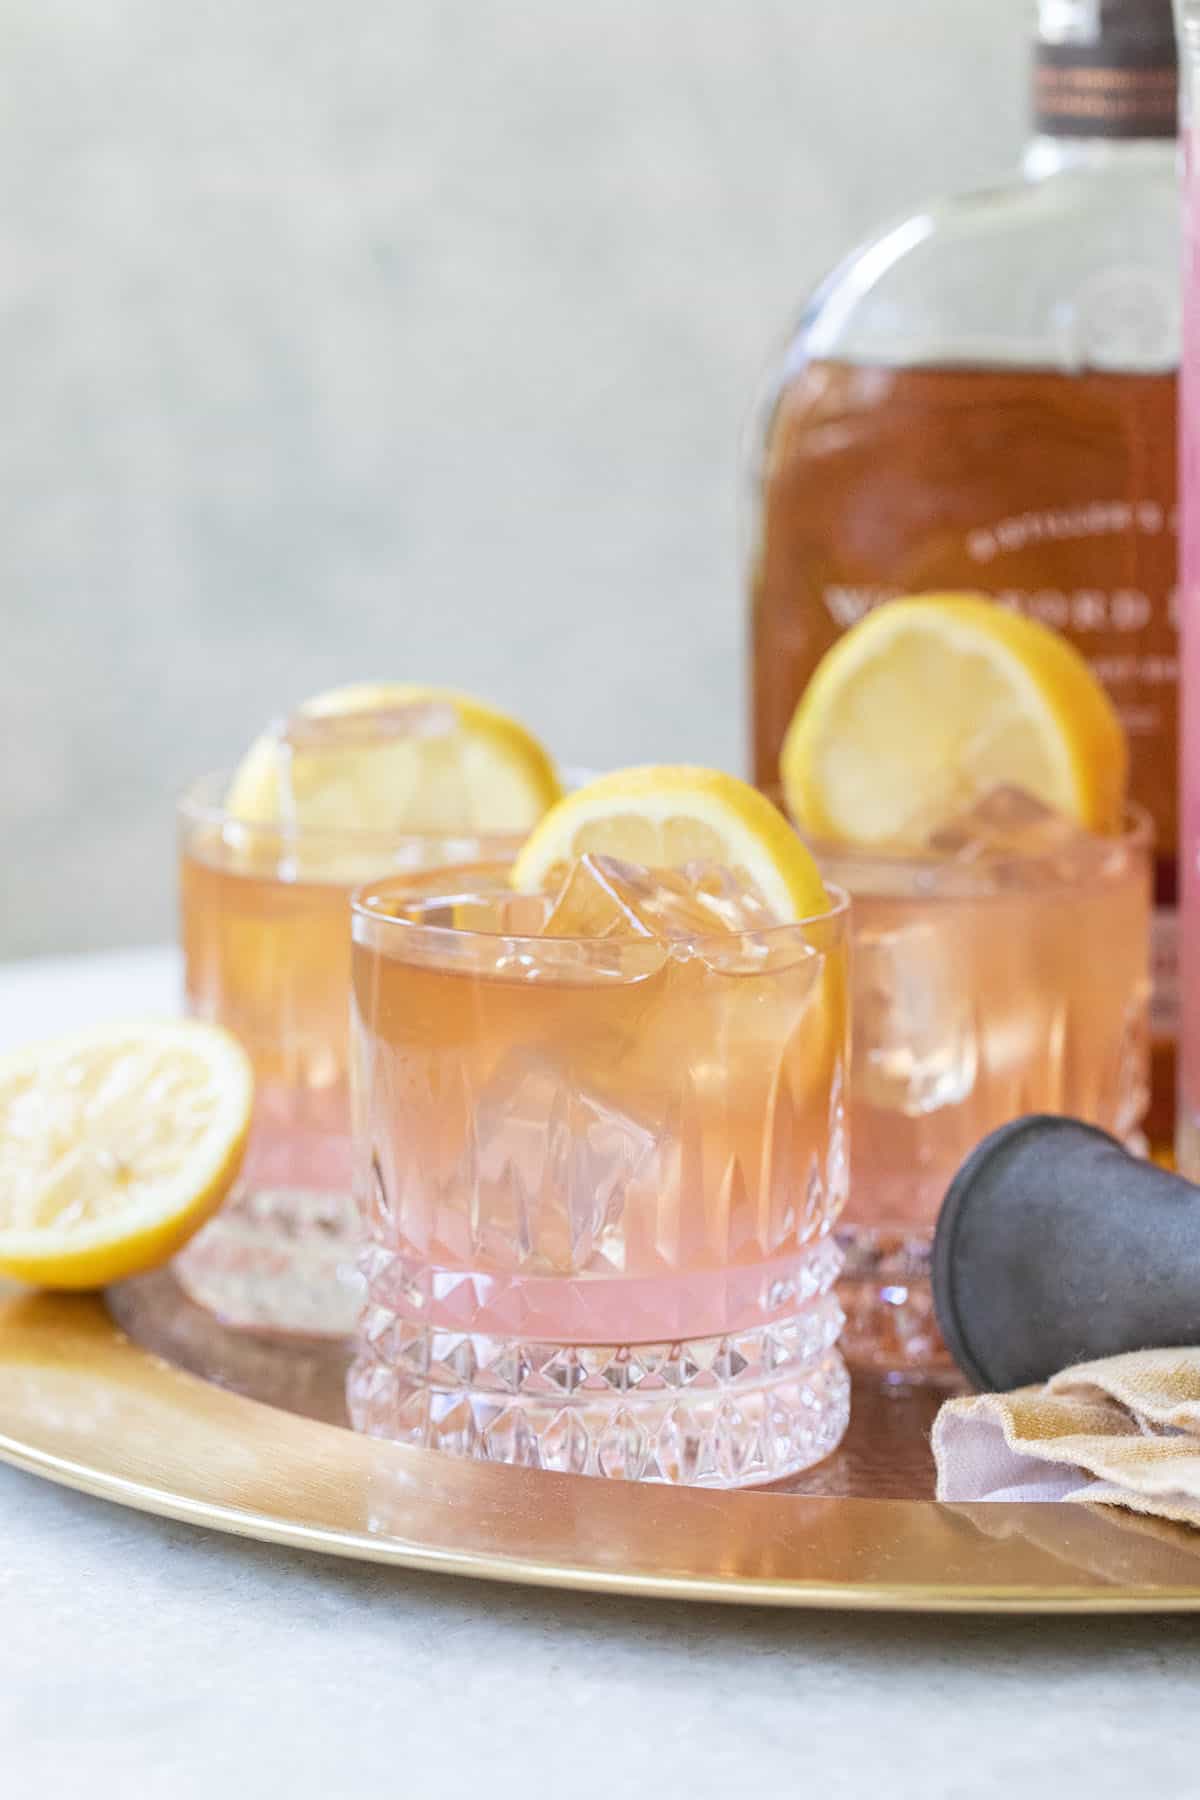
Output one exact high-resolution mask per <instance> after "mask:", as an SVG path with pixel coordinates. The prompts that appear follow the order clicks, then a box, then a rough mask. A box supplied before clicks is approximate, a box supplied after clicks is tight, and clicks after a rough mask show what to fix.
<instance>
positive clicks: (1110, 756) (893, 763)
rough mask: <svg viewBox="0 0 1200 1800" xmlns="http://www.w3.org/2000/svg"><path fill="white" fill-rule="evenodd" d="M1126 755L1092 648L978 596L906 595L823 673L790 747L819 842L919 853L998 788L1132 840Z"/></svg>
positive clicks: (849, 637) (787, 785) (865, 624)
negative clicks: (1092, 662) (1086, 654)
mask: <svg viewBox="0 0 1200 1800" xmlns="http://www.w3.org/2000/svg"><path fill="white" fill-rule="evenodd" d="M1128 760H1129V753H1128V746H1127V743H1126V739H1125V733H1124V730H1123V728H1122V726H1121V722H1120V719H1119V718H1118V716H1117V713H1116V709H1115V708H1114V706H1113V703H1112V701H1111V700H1110V699H1109V697H1108V694H1107V693H1106V692H1105V690H1104V688H1103V687H1102V685H1101V684H1100V682H1099V681H1098V680H1097V678H1096V676H1095V675H1094V674H1093V673H1092V671H1091V669H1090V668H1089V667H1088V665H1087V663H1086V662H1085V661H1084V659H1083V657H1082V656H1081V655H1080V654H1079V652H1078V651H1077V650H1076V649H1074V648H1073V646H1072V645H1070V644H1068V643H1067V642H1066V640H1065V639H1063V638H1061V637H1059V635H1058V634H1057V633H1056V632H1053V631H1051V630H1050V629H1049V627H1048V626H1045V625H1041V624H1038V623H1037V622H1036V621H1034V620H1032V619H1027V618H1023V617H1022V616H1021V615H1020V614H1018V613H1015V612H1012V611H1010V610H1009V609H1008V608H1006V607H1003V606H1000V605H998V604H997V603H996V602H995V601H992V600H988V599H985V598H983V597H981V596H978V595H954V594H926V595H920V596H918V597H916V598H913V599H910V600H892V601H888V602H887V603H886V604H885V605H883V606H880V607H878V608H877V609H876V610H875V611H874V612H870V613H868V614H867V615H866V617H865V618H864V619H862V620H861V621H860V622H859V623H858V624H857V625H855V626H854V628H853V629H852V630H851V631H848V632H847V633H846V635H845V636H844V637H842V638H839V640H838V641H837V643H836V644H834V646H833V648H832V649H831V650H829V651H828V652H827V653H826V655H825V657H824V658H823V660H822V661H821V663H820V664H819V665H818V667H817V669H816V672H815V673H814V675H813V677H812V680H811V681H810V682H809V685H808V687H807V688H806V690H805V692H804V694H803V695H802V696H801V699H800V703H799V705H798V706H797V708H796V711H795V714H794V716H793V718H792V722H791V725H790V727H789V729H788V732H787V736H786V737H785V739H784V744H783V751H782V754H781V757H780V765H779V767H780V776H781V779H782V782H783V790H784V796H785V799H786V801H787V806H788V810H789V812H790V813H791V815H792V817H793V818H794V819H795V820H796V823H797V824H798V825H799V826H800V828H801V830H802V831H804V832H806V833H807V834H808V835H809V836H811V837H814V838H816V839H818V840H837V841H841V842H844V843H850V844H859V845H871V844H878V845H885V844H886V845H893V846H896V847H898V848H919V847H921V846H922V845H924V844H925V843H927V842H928V840H929V838H930V836H931V835H932V834H933V832H935V831H936V830H937V829H938V828H939V827H940V826H942V825H945V824H946V823H947V822H948V821H949V820H951V819H952V818H954V817H956V816H958V815H961V814H963V813H965V812H966V811H968V810H969V808H970V807H971V806H972V805H973V804H974V803H975V802H976V801H978V800H980V799H982V798H983V797H984V795H986V794H987V793H989V792H991V791H993V790H995V789H996V788H999V787H1014V788H1021V789H1023V790H1024V791H1025V792H1026V793H1028V794H1031V795H1032V796H1033V797H1034V798H1035V799H1037V800H1040V801H1041V802H1042V803H1043V804H1044V805H1046V806H1050V807H1053V808H1054V810H1055V811H1056V812H1059V813H1061V814H1062V815H1063V816H1064V817H1066V818H1068V819H1071V820H1073V821H1074V822H1075V823H1076V824H1078V825H1081V826H1082V827H1083V828H1084V829H1085V830H1088V831H1092V832H1096V833H1101V834H1103V833H1109V832H1115V831H1117V830H1119V828H1120V825H1121V820H1122V813H1123V808H1124V804H1125V794H1126V786H1127V781H1128Z"/></svg>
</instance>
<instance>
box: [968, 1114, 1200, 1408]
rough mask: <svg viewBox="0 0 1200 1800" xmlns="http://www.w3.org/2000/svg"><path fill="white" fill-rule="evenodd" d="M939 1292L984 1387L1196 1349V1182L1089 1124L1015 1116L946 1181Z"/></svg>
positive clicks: (1199, 1208)
mask: <svg viewBox="0 0 1200 1800" xmlns="http://www.w3.org/2000/svg"><path fill="white" fill-rule="evenodd" d="M932 1284H933V1299H934V1305H935V1307H936V1309H937V1317H938V1324H939V1325H940V1326H941V1329H942V1336H943V1337H944V1338H945V1340H946V1343H947V1345H948V1346H949V1349H950V1353H951V1355H952V1356H953V1357H954V1360H955V1362H956V1363H957V1364H958V1366H959V1368H960V1369H961V1370H962V1372H963V1374H964V1375H966V1377H967V1379H968V1380H969V1381H971V1382H972V1383H973V1384H974V1385H975V1387H977V1388H983V1389H996V1390H1000V1389H1004V1388H1014V1387H1024V1386H1026V1385H1027V1384H1029V1383H1031V1382H1037V1381H1045V1380H1046V1379H1047V1378H1048V1377H1049V1376H1051V1375H1054V1374H1056V1373H1057V1371H1058V1370H1059V1369H1065V1368H1068V1367H1069V1366H1070V1365H1071V1364H1072V1363H1078V1362H1092V1361H1094V1360H1095V1359H1097V1358H1098V1357H1102V1356H1116V1355H1118V1354H1120V1353H1121V1352H1122V1351H1126V1350H1149V1349H1154V1348H1156V1347H1158V1346H1162V1345H1172V1344H1200V1187H1195V1186H1193V1184H1192V1183H1191V1182H1190V1181H1184V1179H1183V1178H1182V1176H1179V1175H1171V1174H1168V1173H1167V1171H1166V1170H1165V1169H1159V1168H1156V1167H1155V1166H1154V1164H1153V1163H1147V1162H1142V1161H1141V1160H1140V1159H1139V1158H1138V1157H1135V1156H1131V1155H1130V1154H1129V1152H1128V1150H1126V1149H1125V1148H1124V1147H1123V1145H1121V1144H1119V1143H1118V1142H1117V1140H1116V1139H1115V1138H1112V1137H1109V1135H1108V1134H1107V1132H1104V1131H1098V1130H1097V1129H1096V1128H1095V1126H1092V1125H1081V1124H1079V1123H1078V1122H1077V1121H1076V1120H1074V1119H1059V1118H1051V1117H1048V1116H1045V1115H1036V1114H1035V1115H1034V1116H1032V1117H1030V1118H1027V1119H1017V1120H1016V1121H1015V1122H1014V1123H1013V1124H1011V1125H1003V1126H1001V1128H1000V1130H999V1131H993V1132H992V1134H991V1136H990V1137H986V1138H984V1140H983V1142H982V1143H981V1144H980V1145H979V1147H978V1149H976V1150H974V1151H972V1153H971V1155H970V1156H969V1157H968V1158H967V1160H966V1162H965V1163H964V1164H963V1166H962V1168H961V1169H960V1170H959V1171H958V1174H957V1175H956V1176H955V1177H954V1180H953V1181H952V1182H951V1184H950V1188H949V1190H948V1192H947V1194H946V1198H945V1200H944V1202H943V1203H942V1210H941V1213H940V1215H939V1217H938V1223H937V1232H936V1234H935V1236H934V1241H933V1269H932Z"/></svg>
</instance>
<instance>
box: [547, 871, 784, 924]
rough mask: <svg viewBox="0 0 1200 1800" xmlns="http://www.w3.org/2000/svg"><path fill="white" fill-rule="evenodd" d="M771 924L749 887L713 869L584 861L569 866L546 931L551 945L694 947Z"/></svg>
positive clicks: (761, 902) (768, 913)
mask: <svg viewBox="0 0 1200 1800" xmlns="http://www.w3.org/2000/svg"><path fill="white" fill-rule="evenodd" d="M774 923H775V918H774V915H773V914H772V912H771V910H770V908H769V907H768V906H767V904H766V902H765V901H764V900H763V899H762V898H761V896H760V895H759V894H758V893H756V891H755V890H754V888H753V887H752V886H750V885H749V884H748V883H745V882H742V881H741V880H739V878H738V877H737V876H736V875H734V874H733V873H732V872H731V871H730V870H728V869H725V868H722V867H721V866H720V865H718V864H715V863H689V864H687V865H686V866H685V867H684V868H682V869H645V868H642V867H641V866H640V864H637V863H630V862H622V861H620V860H618V859H617V858H616V857H613V856H599V855H595V854H589V855H586V856H581V857H580V858H579V859H578V860H577V861H576V862H574V863H572V865H571V867H570V869H569V870H568V872H567V875H566V879H565V881H564V884H563V887H562V889H561V891H560V893H559V896H558V898H557V900H556V902H555V906H554V910H553V912H552V913H551V915H550V921H549V922H548V923H547V926H546V930H547V933H548V934H549V935H550V936H554V937H612V936H624V937H639V936H640V937H656V938H665V939H668V940H672V941H674V940H683V941H686V940H696V939H704V938H710V937H713V936H724V935H726V934H729V933H735V932H737V933H740V932H753V931H762V930H764V929H767V928H769V927H770V926H771V925H773V924H774Z"/></svg>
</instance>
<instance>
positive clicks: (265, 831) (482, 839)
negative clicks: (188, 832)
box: [175, 769, 529, 860]
mask: <svg viewBox="0 0 1200 1800" xmlns="http://www.w3.org/2000/svg"><path fill="white" fill-rule="evenodd" d="M233 774H234V771H233V770H232V769H210V770H209V772H208V773H207V774H206V775H199V776H197V777H196V778H195V780H194V781H191V782H189V784H188V786H187V787H185V788H184V790H183V792H182V793H181V794H180V795H179V796H178V798H177V800H176V802H175V811H176V816H177V818H178V819H180V820H181V821H182V822H185V823H187V824H189V825H202V826H208V827H210V828H211V829H212V830H213V831H219V832H220V833H221V834H222V836H224V835H225V834H226V832H229V833H236V834H237V835H238V837H239V838H241V840H242V841H243V842H246V841H255V842H260V843H271V844H288V845H292V844H302V845H321V846H326V847H329V848H342V849H348V850H370V849H380V850H392V849H395V847H396V846H397V845H398V844H471V845H475V846H483V847H488V846H494V847H495V848H497V849H515V848H517V847H519V846H520V845H521V844H523V843H524V841H525V839H526V838H527V837H528V835H529V832H528V830H520V831H504V830H499V829H495V828H484V827H480V828H479V829H473V828H470V827H467V828H463V827H461V826H459V827H452V826H437V825H429V826H425V825H421V826H412V827H403V828H400V827H397V828H395V829H392V830H386V831H385V830H381V829H377V828H375V827H373V826H366V827H364V826H358V825H319V826H311V825H309V826H306V825H297V824H293V823H289V822H288V821H287V820H279V819H243V818H239V816H238V815H237V814H236V813H233V812H230V810H229V807H228V806H227V804H226V802H225V798H224V796H225V795H226V793H227V792H228V790H229V783H230V781H231V780H232V778H233ZM209 790H211V793H210V791H209ZM217 795H219V796H220V797H219V798H217V797H216V796H217ZM475 860H481V859H478V858H477V859H475Z"/></svg>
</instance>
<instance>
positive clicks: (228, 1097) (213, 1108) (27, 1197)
mask: <svg viewBox="0 0 1200 1800" xmlns="http://www.w3.org/2000/svg"><path fill="white" fill-rule="evenodd" d="M253 1095H254V1077H253V1074H252V1072H251V1068H250V1062H249V1059H248V1058H247V1056H246V1053H245V1051H244V1050H243V1049H242V1048H241V1046H240V1045H239V1044H238V1043H237V1041H236V1040H235V1039H234V1038H233V1037H232V1036H231V1035H230V1034H229V1033H228V1032H227V1031H224V1030H223V1029H222V1028H221V1027H220V1026H217V1025H209V1024H205V1023H203V1022H202V1021H200V1020H173V1021H164V1022H162V1023H139V1024H125V1025H105V1026H99V1027H96V1028H94V1029H91V1030H88V1031H79V1032H73V1033H71V1034H70V1035H69V1036H66V1037H61V1038H56V1039H53V1040H51V1041H49V1042H47V1043H43V1044H34V1045H31V1046H29V1047H27V1048H25V1049H22V1050H16V1051H13V1052H11V1053H9V1054H8V1055H5V1056H3V1057H0V1274H2V1275H9V1276H13V1277H15V1278H16V1279H17V1280H19V1281H28V1282H33V1283H35V1284H37V1285H38V1286H40V1287H52V1288H93V1287H103V1286H105V1285H106V1284H107V1283H108V1282H110V1281H120V1280H123V1279H124V1278H125V1277H126V1276H128V1275H137V1274H141V1273H142V1272H143V1271H145V1270H147V1269H151V1268H155V1267H156V1266H157V1265H158V1264H160V1263H162V1262H165V1261H166V1260H167V1258H168V1257H169V1256H171V1255H173V1253H174V1252H175V1251H176V1250H177V1249H178V1248H179V1247H180V1245H181V1244H183V1243H184V1242H185V1241H186V1240H187V1239H188V1238H189V1237H191V1236H192V1234H193V1233H194V1232H195V1231H197V1230H198V1229H199V1228H200V1226H201V1225H203V1224H204V1222H205V1220H206V1219H208V1218H209V1217H210V1216H211V1214H212V1213H214V1212H215V1211H216V1209H217V1207H218V1206H219V1205H220V1204H221V1201H222V1199H223V1198H224V1196H225V1194H226V1193H227V1192H228V1190H229V1188H230V1186H231V1185H232V1182H233V1179H234V1177H235V1175H236V1174H237V1170H238V1165H239V1164H240V1162H241V1159H242V1152H243V1150H244V1148H245V1143H246V1136H247V1132H248V1131H249V1127H250V1108H251V1102H252V1100H253Z"/></svg>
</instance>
